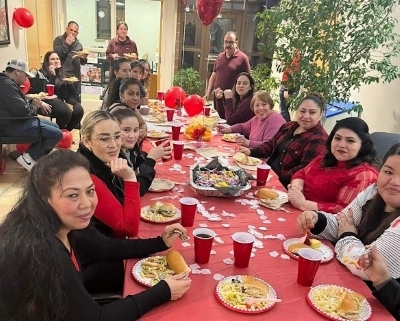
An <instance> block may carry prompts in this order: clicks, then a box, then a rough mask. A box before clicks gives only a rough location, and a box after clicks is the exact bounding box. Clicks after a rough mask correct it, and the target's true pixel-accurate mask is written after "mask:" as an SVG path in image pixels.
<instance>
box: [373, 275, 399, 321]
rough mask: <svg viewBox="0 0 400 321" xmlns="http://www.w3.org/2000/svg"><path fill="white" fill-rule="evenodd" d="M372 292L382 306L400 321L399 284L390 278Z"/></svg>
mask: <svg viewBox="0 0 400 321" xmlns="http://www.w3.org/2000/svg"><path fill="white" fill-rule="evenodd" d="M372 294H373V295H374V296H375V297H376V298H377V299H378V300H379V302H381V303H382V304H383V305H384V307H385V308H386V309H387V310H388V311H389V312H390V313H391V314H392V315H393V316H394V317H395V318H396V320H398V321H400V284H399V282H398V281H396V280H395V279H390V280H389V282H388V283H386V284H385V285H384V286H383V287H382V288H379V290H374V291H373V292H372Z"/></svg>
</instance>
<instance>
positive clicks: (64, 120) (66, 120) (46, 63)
mask: <svg viewBox="0 0 400 321" xmlns="http://www.w3.org/2000/svg"><path fill="white" fill-rule="evenodd" d="M39 71H40V72H41V73H42V74H43V75H44V76H45V77H46V78H47V80H48V82H49V84H52V85H54V86H55V88H54V93H55V95H57V98H55V99H50V100H47V101H46V102H47V103H48V104H49V105H51V106H52V111H51V114H50V117H54V118H56V123H57V125H58V126H59V127H60V129H63V128H65V129H67V130H69V131H71V130H73V129H75V128H79V124H80V122H81V119H82V117H83V113H84V110H83V107H82V105H81V103H80V102H79V101H80V98H79V95H78V94H77V93H76V91H75V88H74V86H73V84H72V83H68V82H67V81H65V80H64V79H63V78H64V74H63V69H62V66H61V62H60V58H59V57H58V54H57V53H56V52H55V51H48V52H46V54H45V55H44V58H43V64H42V68H41V69H40V70H39ZM67 104H70V105H71V106H72V110H71V109H70V107H68V105H67Z"/></svg>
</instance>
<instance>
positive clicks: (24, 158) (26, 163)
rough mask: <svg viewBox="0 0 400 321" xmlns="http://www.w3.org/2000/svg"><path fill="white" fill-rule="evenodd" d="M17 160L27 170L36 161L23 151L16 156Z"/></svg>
mask: <svg viewBox="0 0 400 321" xmlns="http://www.w3.org/2000/svg"><path fill="white" fill-rule="evenodd" d="M17 162H18V163H19V164H20V165H21V166H22V167H23V168H25V169H26V170H27V171H29V172H30V171H31V169H32V167H33V165H35V164H36V162H35V161H34V160H33V159H32V157H31V156H30V155H29V154H28V153H23V154H22V155H20V156H19V157H18V158H17Z"/></svg>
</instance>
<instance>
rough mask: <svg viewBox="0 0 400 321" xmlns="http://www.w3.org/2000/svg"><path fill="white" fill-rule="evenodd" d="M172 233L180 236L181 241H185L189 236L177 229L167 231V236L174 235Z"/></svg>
mask: <svg viewBox="0 0 400 321" xmlns="http://www.w3.org/2000/svg"><path fill="white" fill-rule="evenodd" d="M174 234H179V238H180V239H181V240H182V241H187V240H189V238H188V237H187V236H186V235H184V234H183V232H182V231H181V230H178V229H175V230H173V231H171V232H169V234H168V237H170V236H172V235H174Z"/></svg>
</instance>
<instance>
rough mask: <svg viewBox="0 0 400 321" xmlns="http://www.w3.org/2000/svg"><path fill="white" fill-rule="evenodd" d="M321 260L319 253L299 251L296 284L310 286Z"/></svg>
mask: <svg viewBox="0 0 400 321" xmlns="http://www.w3.org/2000/svg"><path fill="white" fill-rule="evenodd" d="M321 260H322V253H321V252H319V251H316V250H313V249H300V250H299V265H298V270H297V283H298V284H300V285H302V286H311V285H312V283H313V281H314V277H315V274H317V270H318V267H319V264H320V263H321Z"/></svg>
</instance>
